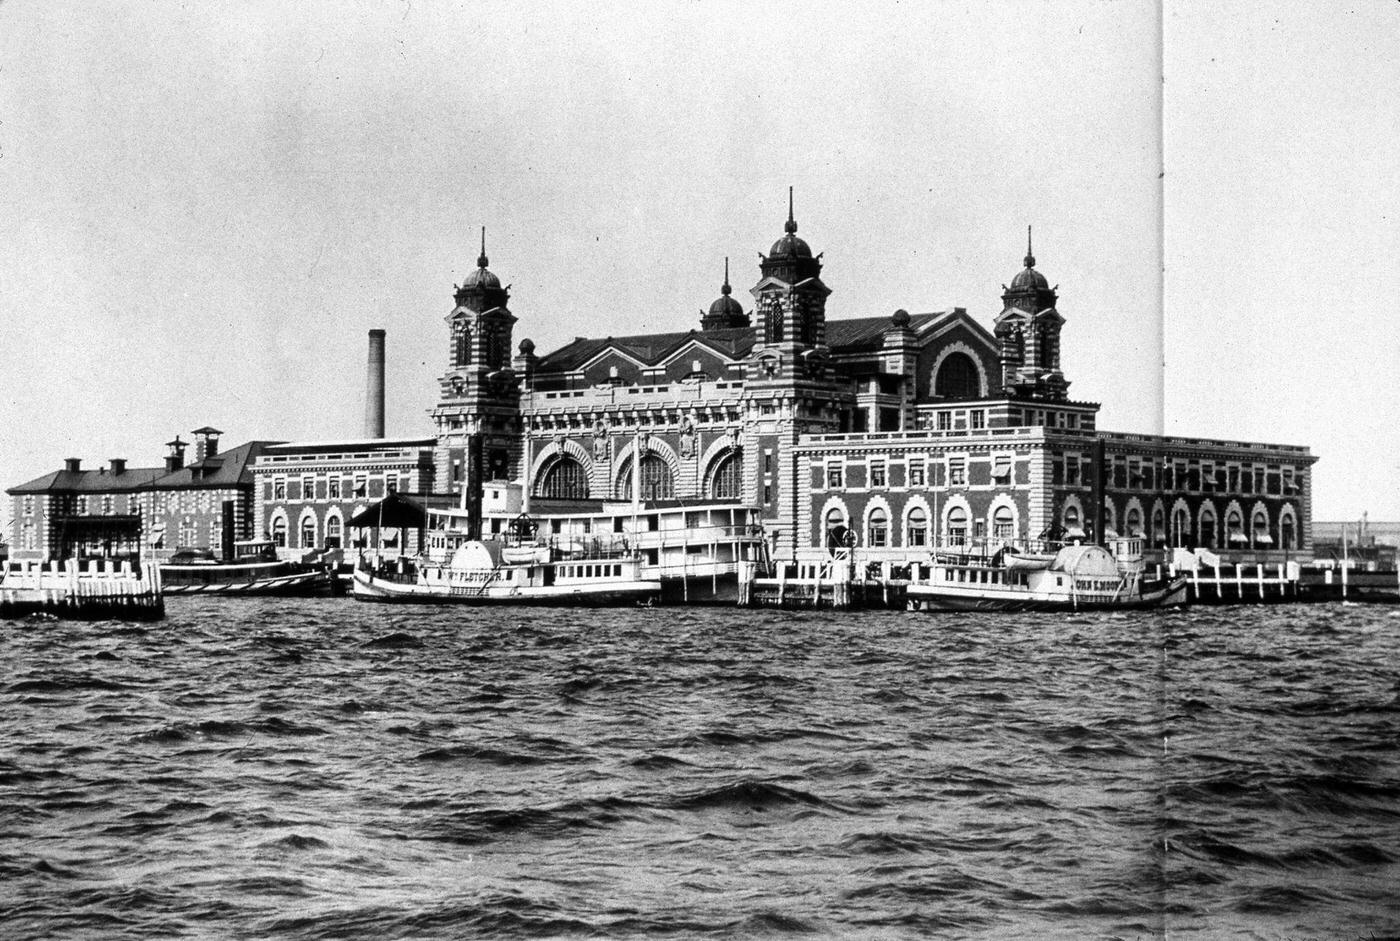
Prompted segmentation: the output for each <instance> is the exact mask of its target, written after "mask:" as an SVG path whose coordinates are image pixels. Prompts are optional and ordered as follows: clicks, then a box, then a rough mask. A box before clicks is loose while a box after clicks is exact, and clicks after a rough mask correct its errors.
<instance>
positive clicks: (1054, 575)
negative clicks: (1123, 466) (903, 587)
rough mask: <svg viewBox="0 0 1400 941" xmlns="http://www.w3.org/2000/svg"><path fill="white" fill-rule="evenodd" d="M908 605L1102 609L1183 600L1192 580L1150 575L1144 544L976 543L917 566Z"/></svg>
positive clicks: (970, 608)
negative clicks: (1032, 546)
mask: <svg viewBox="0 0 1400 941" xmlns="http://www.w3.org/2000/svg"><path fill="white" fill-rule="evenodd" d="M914 575H915V577H914V578H913V579H912V580H911V581H910V583H909V586H908V588H907V597H908V599H909V604H910V607H912V608H914V609H916V610H917V609H923V610H928V611H1102V610H1115V611H1116V610H1131V609H1138V608H1157V607H1165V606H1171V605H1179V604H1184V603H1185V602H1186V600H1187V599H1186V585H1187V578H1186V576H1184V575H1169V576H1165V577H1162V578H1155V577H1149V575H1148V572H1147V568H1146V566H1145V565H1144V563H1143V552H1142V540H1141V539H1136V538H1129V539H1115V540H1113V541H1112V543H1111V547H1110V548H1104V547H1102V546H1097V545H1092V544H1087V545H1086V544H1075V545H1061V546H1047V547H1041V549H1040V551H1034V552H1032V551H1023V550H1018V549H1016V548H1013V547H1010V546H1002V547H1000V548H998V549H996V550H995V551H991V552H987V551H985V550H983V549H979V548H976V547H971V546H963V547H952V548H950V549H949V550H946V551H941V552H937V553H935V554H934V555H933V558H932V560H931V561H930V562H929V563H928V564H927V565H920V566H917V571H916V572H915V573H914Z"/></svg>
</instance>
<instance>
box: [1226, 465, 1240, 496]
mask: <svg viewBox="0 0 1400 941" xmlns="http://www.w3.org/2000/svg"><path fill="white" fill-rule="evenodd" d="M1228 489H1229V491H1230V492H1231V493H1238V492H1239V489H1240V469H1239V468H1238V467H1231V468H1230V479H1229V481H1228Z"/></svg>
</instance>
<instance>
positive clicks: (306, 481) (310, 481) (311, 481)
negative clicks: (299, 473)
mask: <svg viewBox="0 0 1400 941" xmlns="http://www.w3.org/2000/svg"><path fill="white" fill-rule="evenodd" d="M314 496H316V478H315V477H312V476H311V475H310V474H308V475H306V476H305V477H303V478H302V479H301V498H302V499H303V500H310V499H311V498H313V497H314Z"/></svg>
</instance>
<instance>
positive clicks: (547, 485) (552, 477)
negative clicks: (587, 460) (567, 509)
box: [535, 455, 588, 500]
mask: <svg viewBox="0 0 1400 941" xmlns="http://www.w3.org/2000/svg"><path fill="white" fill-rule="evenodd" d="M535 496H537V497H549V498H552V499H555V500H587V499H588V473H587V471H585V470H584V469H583V465H582V464H580V463H579V462H578V461H576V460H574V459H573V458H571V457H568V456H565V455H560V457H559V458H558V460H556V461H555V462H554V463H553V464H550V465H549V467H547V468H545V472H544V476H543V477H541V478H540V482H539V484H538V485H537V486H536V487H535Z"/></svg>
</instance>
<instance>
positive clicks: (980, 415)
mask: <svg viewBox="0 0 1400 941" xmlns="http://www.w3.org/2000/svg"><path fill="white" fill-rule="evenodd" d="M969 414H970V417H971V419H972V430H973V431H978V430H980V429H982V428H986V427H987V413H986V412H984V411H982V410H981V409H980V408H978V409H973V410H972V412H970V413H969Z"/></svg>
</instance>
